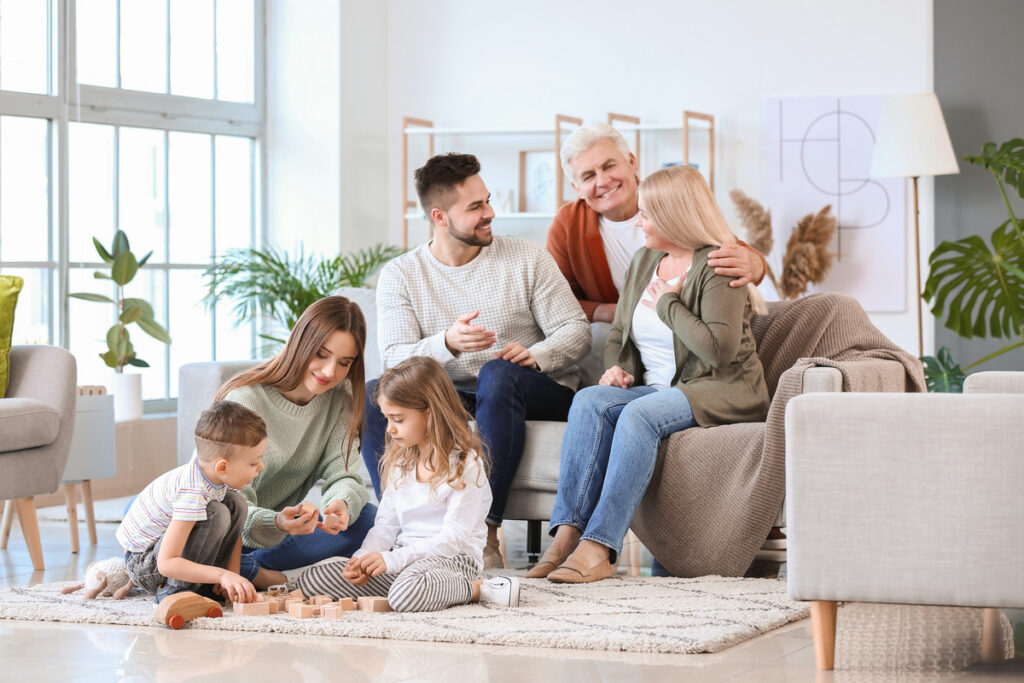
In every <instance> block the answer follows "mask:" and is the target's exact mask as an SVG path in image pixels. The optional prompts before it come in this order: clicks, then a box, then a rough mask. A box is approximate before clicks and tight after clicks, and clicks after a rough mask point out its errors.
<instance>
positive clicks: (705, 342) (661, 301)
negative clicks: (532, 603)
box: [527, 166, 768, 583]
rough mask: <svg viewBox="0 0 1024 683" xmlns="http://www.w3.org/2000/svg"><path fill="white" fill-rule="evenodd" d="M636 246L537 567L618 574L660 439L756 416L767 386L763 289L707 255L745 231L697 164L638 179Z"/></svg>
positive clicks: (553, 576) (567, 449) (572, 417)
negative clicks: (717, 266) (761, 354)
mask: <svg viewBox="0 0 1024 683" xmlns="http://www.w3.org/2000/svg"><path fill="white" fill-rule="evenodd" d="M639 206H640V212H639V214H638V215H637V225H638V226H640V228H641V230H643V233H644V243H645V246H644V247H643V248H641V249H640V250H639V251H637V253H636V255H635V256H634V257H633V260H632V263H631V264H630V266H629V269H628V271H627V272H626V280H625V283H624V285H623V288H622V292H621V294H620V298H619V302H618V305H617V307H616V311H615V319H614V321H613V322H612V329H611V332H610V333H609V335H608V343H607V346H606V347H605V353H604V360H605V367H606V368H607V370H606V371H605V373H604V376H602V377H601V380H600V384H599V385H598V386H594V387H588V388H586V389H583V390H582V391H580V392H579V393H577V394H576V397H575V399H574V400H573V403H572V408H571V409H570V411H569V426H568V429H567V430H566V432H565V436H564V438H563V440H562V460H561V465H560V468H561V469H560V474H559V480H558V494H557V496H556V499H555V507H554V510H553V511H552V513H551V533H552V534H553V535H554V540H553V542H552V544H551V546H549V548H548V549H547V551H545V553H544V556H543V557H542V558H541V561H540V562H539V563H538V564H537V565H536V566H535V567H534V568H533V569H531V570H530V572H529V573H527V577H531V578H533V577H538V578H539V577H543V576H547V578H548V579H549V580H550V581H555V582H561V583H584V582H588V581H595V580H598V579H603V578H606V577H608V576H611V575H612V574H613V573H614V571H615V563H616V556H617V555H618V553H619V551H620V550H621V548H622V540H623V538H624V537H625V535H626V531H627V530H628V529H629V525H630V523H631V522H632V520H633V515H634V514H635V513H636V509H637V507H638V506H639V504H640V500H641V498H643V495H644V492H645V491H646V490H647V485H648V483H649V482H650V479H651V474H652V473H653V470H654V464H655V460H656V459H657V455H658V445H659V443H660V441H661V440H662V439H664V438H667V437H668V436H669V435H671V434H673V433H674V432H677V431H681V430H683V429H688V428H691V427H711V426H715V425H721V424H727V423H732V422H758V421H762V420H764V419H765V416H766V415H767V412H768V390H767V388H766V386H765V383H764V373H763V370H762V368H761V362H760V360H759V359H758V357H757V353H756V348H755V344H754V337H753V335H752V334H751V331H750V315H751V310H752V308H753V309H758V308H761V307H762V306H763V301H762V299H761V298H760V296H759V294H758V293H757V291H756V290H754V289H753V288H752V287H750V286H749V285H748V286H747V287H741V288H734V287H730V286H729V282H730V279H731V278H729V277H726V276H724V275H716V274H715V272H714V269H713V268H710V267H709V266H708V262H707V261H708V254H709V253H710V252H711V251H713V250H714V249H716V248H718V247H720V246H722V245H724V244H735V242H736V238H735V237H734V236H733V234H732V232H731V231H730V230H729V226H728V225H727V224H726V222H725V218H724V217H723V216H722V212H721V210H720V209H719V208H718V204H717V203H716V202H715V198H714V195H712V194H711V190H710V188H708V185H707V183H706V182H705V181H704V178H703V177H702V176H701V175H700V173H699V172H698V171H696V170H695V169H693V168H690V167H688V166H674V167H670V168H666V169H662V170H660V171H657V172H655V173H653V174H651V175H650V176H649V177H648V178H647V179H646V180H644V181H643V182H642V183H641V184H640V197H639Z"/></svg>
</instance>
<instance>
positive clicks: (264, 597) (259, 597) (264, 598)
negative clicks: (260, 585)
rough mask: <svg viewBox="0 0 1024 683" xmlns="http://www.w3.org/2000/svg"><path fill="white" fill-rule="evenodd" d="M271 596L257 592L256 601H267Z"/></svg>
mask: <svg viewBox="0 0 1024 683" xmlns="http://www.w3.org/2000/svg"><path fill="white" fill-rule="evenodd" d="M269 597H270V596H269V595H267V594H266V593H257V594H256V602H266V601H267V600H268V599H269Z"/></svg>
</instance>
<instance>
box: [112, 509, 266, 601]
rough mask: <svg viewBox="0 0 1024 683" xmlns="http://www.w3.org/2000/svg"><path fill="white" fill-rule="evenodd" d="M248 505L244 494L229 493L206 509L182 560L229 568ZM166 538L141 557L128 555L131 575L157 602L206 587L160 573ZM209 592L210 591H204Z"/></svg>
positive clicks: (191, 534)
mask: <svg viewBox="0 0 1024 683" xmlns="http://www.w3.org/2000/svg"><path fill="white" fill-rule="evenodd" d="M247 510H248V503H246V500H245V498H243V497H242V494H241V493H238V492H237V491H228V492H227V493H226V494H225V495H224V500H223V501H222V502H218V501H210V502H209V503H207V505H206V519H205V520H203V521H201V522H196V523H195V525H194V526H193V527H192V532H191V533H190V534H189V535H188V540H187V541H186V542H185V549H184V550H182V551H181V556H182V557H183V558H185V559H186V560H190V561H192V562H195V563H197V564H205V565H209V566H211V567H221V568H226V567H227V566H228V560H230V559H231V552H232V551H233V550H234V549H235V545H236V544H237V543H238V539H239V538H241V536H242V527H243V526H244V525H245V514H246V512H247ZM163 540H164V536H161V537H160V538H159V539H158V540H157V542H156V543H154V544H153V545H152V546H150V547H149V548H148V549H147V550H144V551H143V552H141V553H133V552H128V553H125V558H124V561H125V564H126V565H128V575H129V576H130V577H131V578H132V581H134V582H135V585H136V586H139V587H140V588H142V589H143V590H145V591H148V592H150V593H154V594H156V596H157V601H158V602H159V601H160V600H161V599H163V598H164V597H166V596H167V595H170V594H171V593H177V592H178V591H198V590H199V589H200V588H201V586H203V585H204V584H198V583H189V582H187V581H180V580H178V579H169V578H167V577H166V576H164V575H163V574H161V573H160V572H159V571H158V570H157V558H158V557H159V556H160V545H161V543H163ZM204 592H208V591H204Z"/></svg>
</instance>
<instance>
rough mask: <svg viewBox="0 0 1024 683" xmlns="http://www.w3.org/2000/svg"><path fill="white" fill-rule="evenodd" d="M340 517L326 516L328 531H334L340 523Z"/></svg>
mask: <svg viewBox="0 0 1024 683" xmlns="http://www.w3.org/2000/svg"><path fill="white" fill-rule="evenodd" d="M340 521H341V520H340V518H339V517H338V515H324V526H325V527H327V528H328V529H333V528H334V527H336V526H338V524H339V523H340Z"/></svg>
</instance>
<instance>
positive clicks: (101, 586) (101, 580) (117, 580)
mask: <svg viewBox="0 0 1024 683" xmlns="http://www.w3.org/2000/svg"><path fill="white" fill-rule="evenodd" d="M134 587H135V584H134V583H132V580H131V578H129V576H128V568H127V567H126V566H125V564H124V559H123V558H120V557H111V558H110V559H107V560H101V561H99V562H90V563H89V566H88V567H86V568H85V579H84V582H83V583H79V584H76V585H74V586H68V587H67V588H62V589H61V591H60V592H61V593H64V594H67V593H74V592H75V591H77V590H80V589H82V588H85V597H86V599H87V600H92V599H93V598H95V597H96V596H97V595H100V594H103V595H104V596H105V597H111V596H113V598H114V599H115V600H120V599H122V598H123V597H125V596H126V595H128V593H129V591H131V589H132V588H134Z"/></svg>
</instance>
